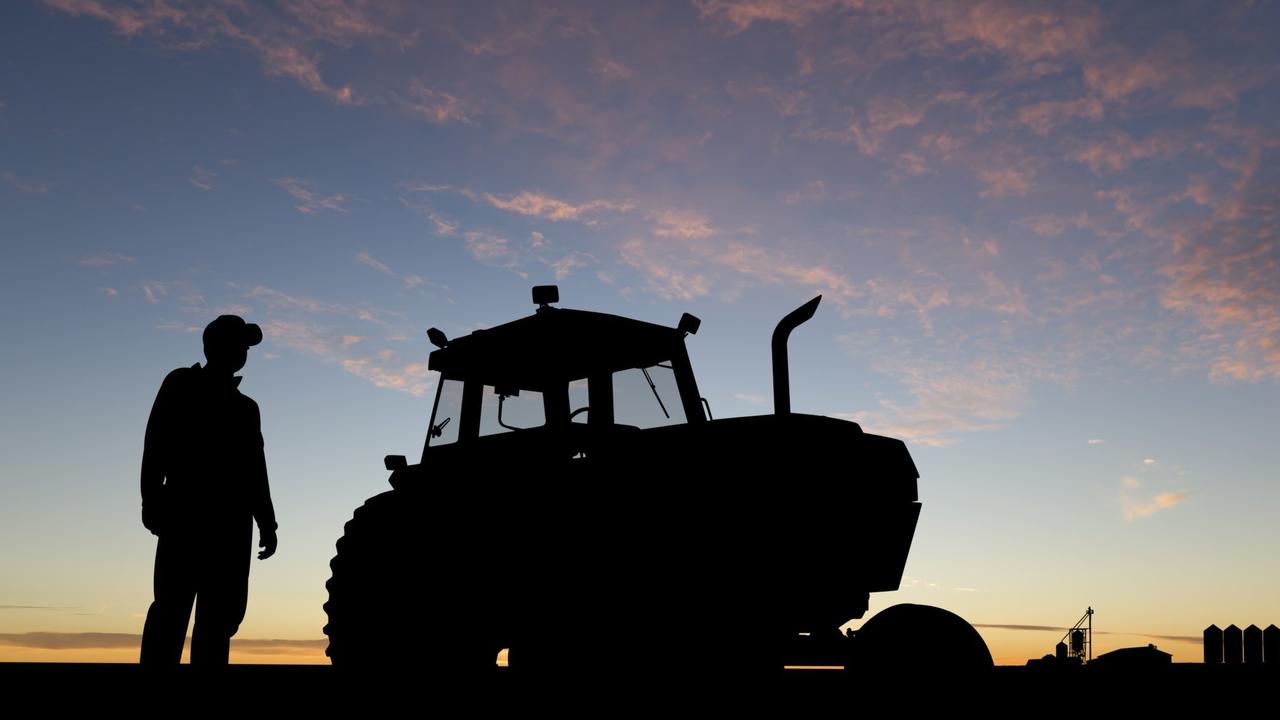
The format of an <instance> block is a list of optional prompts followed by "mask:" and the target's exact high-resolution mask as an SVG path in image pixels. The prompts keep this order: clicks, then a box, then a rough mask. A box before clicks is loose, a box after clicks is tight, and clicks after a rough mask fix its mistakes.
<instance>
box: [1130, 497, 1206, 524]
mask: <svg viewBox="0 0 1280 720" xmlns="http://www.w3.org/2000/svg"><path fill="white" fill-rule="evenodd" d="M1190 495H1191V494H1190V493H1188V492H1185V491H1179V492H1166V493H1160V494H1158V495H1155V496H1153V497H1151V498H1149V499H1147V500H1138V499H1135V498H1132V497H1130V496H1128V495H1125V496H1123V498H1122V506H1123V510H1124V519H1125V520H1129V521H1132V520H1137V519H1139V518H1145V517H1150V516H1152V515H1154V514H1156V513H1158V512H1160V511H1161V510H1168V509H1169V508H1172V507H1177V506H1178V505H1181V504H1182V503H1183V502H1185V501H1186V499H1187V498H1188V497H1189V496H1190Z"/></svg>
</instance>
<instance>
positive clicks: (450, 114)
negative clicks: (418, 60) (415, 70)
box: [400, 78, 476, 124]
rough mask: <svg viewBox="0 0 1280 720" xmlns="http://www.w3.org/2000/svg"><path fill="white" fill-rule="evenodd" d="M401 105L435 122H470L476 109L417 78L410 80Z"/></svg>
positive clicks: (414, 113)
mask: <svg viewBox="0 0 1280 720" xmlns="http://www.w3.org/2000/svg"><path fill="white" fill-rule="evenodd" d="M400 104H401V106H402V107H403V108H404V109H405V110H407V111H408V112H410V113H412V114H413V115H417V116H418V117H420V118H423V119H425V120H427V121H429V122H432V123H436V124H444V123H450V122H458V123H470V122H471V116H472V115H473V114H475V112H476V110H475V109H474V108H473V107H471V106H470V104H468V103H467V102H466V101H465V100H463V99H462V98H460V97H457V96H455V95H450V94H449V93H447V92H444V91H443V90H433V89H431V88H430V87H427V85H426V84H425V83H423V82H422V81H421V80H418V79H417V78H414V79H413V80H410V82H409V89H408V91H407V92H406V97H403V98H401V99H400Z"/></svg>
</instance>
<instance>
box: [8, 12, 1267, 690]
mask: <svg viewBox="0 0 1280 720" xmlns="http://www.w3.org/2000/svg"><path fill="white" fill-rule="evenodd" d="M1278 34H1280V6H1278V5H1277V3H1275V2H1234V3H1220V2H1203V3H1195V2H1167V3H1056V2H1054V3H1033V4H1028V3H1016V2H1007V3H1006V2H995V1H990V0H982V1H978V2H947V1H944V0H908V1H904V2H887V1H878V0H844V1H841V0H791V1H789V2H782V1H780V0H692V1H689V0H673V1H671V2H647V3H599V2H581V3H550V2H511V3H507V2H495V3H443V2H441V3H413V2H395V1H389V2H378V3H373V2H361V1H358V0H288V1H282V2H261V3H258V2H252V3H250V2H242V1H240V0H213V1H211V2H204V3H195V2H184V1H183V0H136V1H127V2H110V1H108V0H45V1H44V2H37V1H35V0H20V1H18V2H7V3H4V4H3V7H0V241H2V242H0V248H2V252H3V262H2V263H0V274H2V275H0V308H3V311H2V314H0V332H2V333H3V335H4V337H5V338H6V340H5V342H4V343H3V345H2V346H0V363H2V365H0V368H2V369H3V373H0V396H2V397H3V398H4V401H3V403H0V498H2V502H0V548H3V551H2V552H0V661H3V660H42V661H44V660H49V661H57V660H68V661H84V660H107V661H124V662H128V661H133V660H135V659H136V648H137V639H138V634H139V633H140V632H141V628H142V619H143V617H144V616H145V612H146V609H147V606H148V604H149V603H150V601H151V572H152V563H153V560H154V552H155V538H154V537H153V536H152V535H150V534H149V533H148V532H147V531H146V530H145V529H144V528H143V527H142V524H141V520H140V513H139V504H140V498H139V493H138V469H139V463H140V458H141V448H142V436H143V429H144V427H145V423H146V419H147V415H148V412H149V410H150V407H151V403H152V401H153V399H154V397H155V392H156V390H157V389H158V388H159V385H160V381H161V380H162V379H163V378H164V376H165V374H166V373H167V372H169V371H170V370H172V369H173V368H175V367H181V366H189V365H192V364H194V363H196V362H202V361H203V357H202V355H201V344H200V335H199V333H200V331H201V329H202V328H203V327H204V325H205V324H206V323H208V322H209V321H210V320H212V319H213V318H214V317H216V316H217V315H219V314H222V313H235V314H240V315H242V316H244V317H245V318H246V319H248V320H249V321H250V322H256V323H259V324H261V326H262V328H263V330H264V333H265V336H266V339H265V341H264V342H263V343H262V344H261V345H259V346H258V347H255V348H253V349H252V350H251V352H250V355H249V361H248V364H247V365H246V367H245V368H244V370H243V373H242V375H243V377H244V381H243V383H242V385H241V386H240V387H241V390H242V391H243V392H244V393H245V394H247V395H249V396H251V397H253V398H254V399H255V400H256V401H257V402H258V404H259V406H260V407H261V410H262V426H263V434H264V437H265V439H266V448H267V461H268V468H269V472H270V477H271V486H272V493H273V497H274V499H275V506H276V511H277V515H278V518H279V523H280V549H279V551H278V553H277V555H276V556H275V557H273V558H271V559H269V560H267V561H262V562H259V561H257V560H255V561H254V564H253V570H252V577H251V580H250V599H249V610H248V615H247V616H246V618H245V621H244V623H243V624H242V625H241V629H240V633H239V635H238V636H237V641H236V642H237V644H236V646H235V648H234V650H233V661H237V662H324V661H325V658H324V656H323V648H324V646H325V641H324V636H323V635H322V634H321V631H320V629H321V627H322V626H323V624H324V622H325V616H324V612H323V610H322V608H321V605H322V603H323V602H324V601H325V599H326V592H325V589H324V582H325V580H326V579H327V578H328V576H329V569H328V562H329V560H330V559H331V558H332V556H333V554H334V543H335V541H336V540H337V539H338V537H339V536H340V535H341V533H342V526H343V523H344V522H345V521H346V520H347V519H349V518H350V515H351V512H352V511H353V510H354V509H355V508H356V507H358V506H359V505H360V503H361V502H363V501H364V499H366V498H368V497H370V496H372V495H375V494H377V493H379V492H383V491H385V490H387V489H388V485H387V483H386V475H387V473H386V472H385V471H384V470H383V469H382V457H383V456H384V455H387V454H403V455H407V456H409V457H410V458H414V457H416V456H418V455H419V454H420V448H421V447H422V442H423V438H424V436H425V432H426V425H427V422H428V416H429V412H430V403H431V399H432V395H433V392H434V389H435V378H434V377H433V375H432V373H431V372H429V371H428V368H427V362H426V361H427V354H428V352H429V350H430V349H431V347H430V345H429V343H428V342H427V341H426V338H425V333H426V330H427V329H428V328H430V327H438V328H440V329H441V330H443V331H444V332H445V333H446V334H447V335H449V336H450V337H457V336H459V335H462V334H466V333H468V332H470V331H472V330H474V329H477V328H482V327H489V326H492V325H496V324H499V323H502V322H505V321H508V320H512V319H515V318H517V317H521V316H524V315H526V314H528V313H529V312H530V311H531V310H532V309H533V306H532V305H531V303H530V296H529V289H530V287H531V286H533V285H541V284H557V285H558V286H559V288H560V297H561V299H562V301H561V303H560V305H561V306H563V307H573V308H581V309H591V310H599V311H604V312H610V313H616V314H620V315H625V316H629V317H635V318H639V319H642V320H647V321H650V322H658V323H662V324H666V325H670V326H674V325H675V324H676V322H677V321H678V319H679V318H680V315H681V313H683V312H691V313H693V314H695V315H697V316H698V317H700V318H701V319H702V327H701V330H700V331H699V332H698V334H697V335H696V336H694V337H691V338H690V339H689V341H688V345H689V352H690V356H691V359H692V362H693V365H694V370H695V373H696V374H697V376H698V382H699V387H700V389H701V390H702V392H703V393H704V394H705V395H706V397H707V399H708V401H709V403H710V405H711V408H712V410H713V412H714V414H715V416H716V417H727V416H735V415H752V414H762V413H767V412H770V411H771V408H772V398H771V387H772V386H771V380H770V365H769V354H768V352H769V351H768V343H769V335H770V333H771V331H772V328H773V325H774V324H775V323H776V322H777V320H778V319H779V318H781V317H782V315H784V314H786V313H787V312H788V311H790V310H792V309H794V308H795V307H797V306H799V305H800V304H801V303H803V302H804V301H806V300H808V299H809V298H811V297H813V296H815V295H818V294H821V295H822V296H823V302H822V305H821V306H820V308H819V310H818V313H817V316H816V317H815V318H814V319H813V320H812V321H810V322H809V323H808V324H806V325H804V326H803V327H802V328H801V329H799V330H797V331H796V332H795V333H794V334H793V336H792V340H791V372H792V407H793V410H794V411H796V412H805V413H814V414H821V415H830V416H834V417H839V418H843V419H847V420H851V421H856V422H858V423H860V424H861V425H862V427H863V428H864V429H865V430H866V431H867V432H873V433H878V434H882V435H888V436H892V437H897V438H901V439H903V440H904V441H905V442H906V443H907V444H908V446H909V448H910V449H911V452H912V455H913V457H914V459H915V462H916V465H917V467H918V468H919V471H920V474H921V478H920V482H919V488H920V499H921V502H922V503H923V511H922V514H921V518H920V523H919V526H918V528H917V532H916V537H915V541H914V544H913V546H912V550H911V555H910V557H909V559H908V562H907V566H906V571H905V576H904V579H903V583H902V588H901V589H900V590H899V591H897V592H894V593H883V594H876V595H873V596H872V598H871V613H870V614H874V613H875V612H877V611H878V610H880V609H883V608H885V607H888V606H889V605H892V604H895V603H898V602H915V603H926V604H932V605H938V606H941V607H945V608H947V609H949V610H952V611H954V612H956V613H958V614H960V615H961V616H963V617H964V618H965V619H967V620H968V621H970V622H971V623H974V624H975V625H977V626H978V628H979V630H980V632H981V633H982V634H983V636H984V638H985V639H986V640H987V642H988V644H989V646H990V647H991V650H992V653H993V655H994V656H995V657H996V659H997V661H998V662H1001V663H1012V664H1021V663H1022V662H1024V661H1025V660H1026V659H1027V658H1031V657H1039V656H1040V655H1043V654H1045V653H1048V652H1051V651H1052V648H1053V645H1054V643H1056V642H1057V641H1058V639H1059V638H1060V636H1061V634H1062V632H1063V629H1064V628H1066V627H1068V626H1070V625H1071V624H1072V623H1074V622H1075V620H1076V619H1077V618H1078V617H1079V616H1080V615H1081V614H1083V612H1084V610H1085V608H1086V607H1088V606H1092V607H1093V608H1094V609H1095V610H1096V611H1097V615H1096V616H1095V628H1096V629H1098V630H1099V631H1100V632H1099V634H1098V636H1097V638H1096V652H1104V651H1106V650H1110V649H1115V648H1118V647H1126V646H1132V645H1145V644H1147V643H1155V644H1157V645H1158V646H1159V647H1160V648H1161V649H1162V650H1165V651H1168V652H1171V653H1173V655H1174V658H1175V660H1176V661H1185V662H1190V661H1195V660H1198V659H1199V658H1200V656H1201V655H1200V653H1201V649H1200V645H1199V643H1198V642H1196V638H1197V637H1198V636H1199V634H1200V632H1201V630H1202V629H1203V628H1204V627H1206V626H1208V625H1209V624H1211V623H1213V624H1217V625H1218V626H1220V627H1225V626H1226V625H1228V624H1231V623H1235V624H1237V625H1239V626H1241V627H1244V626H1247V625H1249V624H1257V625H1258V626H1259V627H1265V626H1266V625H1268V624H1270V623H1280V559H1277V554H1276V552H1275V551H1276V548H1277V547H1280V524H1278V523H1276V522H1275V517H1276V512H1277V509H1278V508H1280V483H1277V467H1280V423H1277V415H1278V413H1277V410H1278V409H1280V267H1278V265H1277V262H1278V261H1280V247H1278V245H1277V240H1278V226H1280V212H1278V208H1280V193H1278V191H1280V163H1277V160H1278V159H1280V121H1278V120H1277V117H1280V93H1277V90H1278V89H1280V84H1278V82H1277V80H1278V78H1280V46H1278V45H1277V44H1276V43H1275V42H1274V39H1275V37H1276V36H1277V35H1278ZM832 472H833V473H836V472H838V471H836V470H835V469H833V470H832ZM849 562H850V563H856V562H857V554H856V552H853V551H851V552H850V556H849ZM403 612H404V613H405V623H406V628H407V629H408V628H413V627H416V626H419V623H420V622H421V621H422V615H421V612H422V611H421V610H420V609H416V608H413V607H412V606H411V605H410V604H406V606H405V607H404V608H403ZM870 614H869V615H868V617H870ZM856 625H857V623H854V626H856ZM1037 628H1038V629H1037ZM1102 631H1105V634H1104V632H1102ZM407 641H412V640H407Z"/></svg>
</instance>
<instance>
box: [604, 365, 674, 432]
mask: <svg viewBox="0 0 1280 720" xmlns="http://www.w3.org/2000/svg"><path fill="white" fill-rule="evenodd" d="M650 380H652V381H653V384H652V385H650ZM655 393H656V395H657V397H655ZM613 417H614V422H616V423H617V424H619V425H634V426H636V427H638V428H651V427H660V426H662V425H676V424H679V423H683V422H685V417H684V406H683V405H682V404H681V403H680V390H679V389H678V388H677V387H676V374H675V371H673V370H672V369H671V368H670V367H669V366H665V365H653V366H650V367H647V368H644V369H641V368H632V369H630V370H623V371H621V372H617V373H614V374H613Z"/></svg>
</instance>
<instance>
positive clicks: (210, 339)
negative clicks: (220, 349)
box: [204, 315, 262, 348]
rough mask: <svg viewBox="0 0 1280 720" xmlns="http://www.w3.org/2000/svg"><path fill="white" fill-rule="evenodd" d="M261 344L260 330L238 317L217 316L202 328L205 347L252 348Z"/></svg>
mask: <svg viewBox="0 0 1280 720" xmlns="http://www.w3.org/2000/svg"><path fill="white" fill-rule="evenodd" d="M260 342H262V328H260V327H258V326H257V325H255V324H253V323H247V322H245V321H244V318H242V317H240V316H239V315H219V316H218V317H217V318H216V319H215V320H214V321H213V322H211V323H209V324H208V325H206V326H205V328H204V344H205V345H215V346H217V345H222V346H229V347H246V348H247V347H253V346H254V345H257V344H258V343H260Z"/></svg>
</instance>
